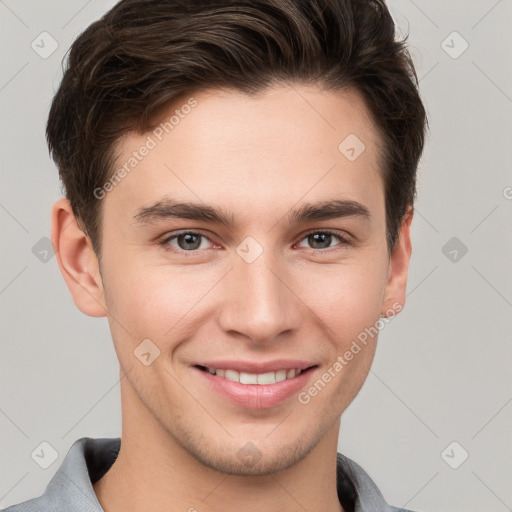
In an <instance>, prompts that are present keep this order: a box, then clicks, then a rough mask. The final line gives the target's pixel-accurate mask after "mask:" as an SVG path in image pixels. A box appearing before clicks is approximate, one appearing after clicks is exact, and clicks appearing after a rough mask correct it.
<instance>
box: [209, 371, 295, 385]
mask: <svg viewBox="0 0 512 512" xmlns="http://www.w3.org/2000/svg"><path fill="white" fill-rule="evenodd" d="M207 371H208V373H211V374H213V375H217V377H224V378H225V379H227V380H231V381H233V382H240V383H241V384H249V385H250V384H262V385H266V384H275V383H276V382H283V381H284V380H286V379H293V378H294V377H296V376H297V375H300V374H301V373H302V370H299V369H291V370H278V371H277V372H266V373H258V374H256V373H247V372H238V371H237V370H216V369H215V368H210V367H208V368H207Z"/></svg>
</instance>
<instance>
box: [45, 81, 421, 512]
mask: <svg viewBox="0 0 512 512" xmlns="http://www.w3.org/2000/svg"><path fill="white" fill-rule="evenodd" d="M194 98H195V99H196V100H197V106H195V108H194V109H193V110H192V111H191V112H190V113H189V114H188V115H187V116H185V117H184V118H183V119H180V122H179V125H177V126H176V127H175V128H174V129H173V130H172V132H170V133H169V134H167V135H166V136H165V137H164V138H163V139H162V141H161V142H158V144H157V146H156V147H155V148H153V149H152V150H151V151H150V152H149V154H148V155H147V156H146V157H144V158H143V159H142V160H141V161H140V162H139V163H138V164H137V167H136V168H135V169H134V170H132V171H131V172H130V174H129V175H127V176H126V177H125V178H124V179H123V180H122V181H121V182H120V183H118V184H117V185H116V186H115V187H113V188H112V190H111V191H109V192H108V193H107V194H106V197H105V198H104V199H102V201H103V204H102V207H103V218H102V227H103V232H102V241H101V244H102V262H101V273H100V267H99V263H98V260H97V258H96V256H95V254H94V252H93V251H92V248H91V244H90V242H89V240H88V239H87V237H86V236H85V235H84V234H83V233H82V231H81V230H80V229H79V228H78V226H77V224H76V221H75V220H74V218H73V215H72V213H71V209H70V206H69V202H68V201H67V200H66V199H61V200H59V201H57V202H56V203H55V205H54V208H53V212H52V241H53V244H54V246H55V249H56V252H57V258H58V262H59V265H60V268H61V271H62V274H63V276H64V278H65V280H66V282H67V284H68V287H69V289H70V291H71V294H72V296H73V300H74V302H75V304H76V306H77V307H78V308H79V309H80V310H81V311H82V312H84V313H85V314H87V315H91V316H98V317H101V316H107V317H108V321H109V325H110V329H111V332H112V338H113V341H114V345H115V350H116V352H117V355H118V358H119V362H120V377H121V384H120V385H121V399H122V414H123V420H122V429H123V431H122V446H121V451H120V454H119V457H118V459H117V461H116V462H115V463H114V465H113V466H112V468H111V469H110V471H109V472H107V474H106V475H105V476H104V477H103V478H102V479H101V480H100V481H99V482H97V483H96V484H95V485H94V490H95V492H96V494H97V496H98V499H99V501H100V503H101V505H102V506H103V508H104V509H105V510H106V511H107V512H118V511H119V512H120V511H122V510H128V509H129V510H131V511H145V512H148V511H149V512H151V511H157V510H163V509H164V507H165V510H172V511H175V510H176V511H178V510H179V511H182V510H190V511H193V510H194V509H196V510H198V511H199V512H202V511H214V510H215V511H219V510H223V511H235V510H237V511H238V510H240V509H243V510H245V511H246V512H252V511H261V510H275V511H278V510H279V511H298V510H304V508H305V509H307V510H326V511H339V510H342V508H341V506H340V504H339V502H338V499H337V495H336V477H335V465H336V451H337V442H338V433H339V427H340V416H341V414H342V413H343V411H344V410H345V409H346V408H347V406H348V405H349V404H350V403H351V401H352V400H353V399H354V397H355V396H356V395H357V393H358V392H359V390H360V388H361V386H362V385H363V383H364V381H365V379H366V377H367V375H368V372H369V369H370V366H371V363H372V360H373V357H374V354H375V348H376V342H377V336H375V337H373V338H369V341H368V343H367V345H366V346H364V347H363V349H362V350H361V351H360V352H359V353H358V354H357V355H355V356H354V358H353V359H352V360H351V361H350V362H349V363H348V364H346V366H344V367H343V370H342V371H340V372H338V373H336V376H335V377H334V378H332V380H331V381H330V382H329V384H328V385H326V386H325V388H323V389H322V390H321V391H320V392H319V393H318V394H317V395H316V396H315V397H314V398H312V399H311V400H310V402H309V403H307V404H302V403H300V402H299V401H298V400H297V395H294V396H292V397H291V398H289V399H286V400H285V401H284V402H282V403H280V404H279V405H278V406H275V407H271V408H267V409H261V410H254V409H248V408H246V407H240V406H237V405H235V404H234V403H233V402H230V401H229V400H227V399H226V398H224V397H223V396H221V395H219V394H218V393H217V392H216V391H213V390H212V389H211V388H210V387H209V386H207V385H206V384H205V382H203V379H202V378H200V377H201V376H200V375H198V373H197V370H195V369H193V368H191V365H193V364H195V363H197V362H199V361H201V360H209V361H215V360H216V361H218V360H220V359H229V360H238V359H243V360H249V361H258V362H262V361H270V360H275V359H300V360H308V361H313V362H315V364H317V365H318V367H317V368H316V369H315V370H313V371H312V372H310V375H309V377H308V381H307V384H306V385H305V386H304V388H303V389H306V390H307V389H308V388H309V387H310V386H311V385H312V384H313V383H314V382H315V381H316V380H317V379H318V378H319V377H320V376H321V375H322V374H323V373H324V372H326V371H327V370H328V368H330V367H332V365H333V363H334V362H335V361H336V359H337V357H338V356H340V355H342V354H344V353H345V352H346V350H347V349H348V348H349V347H350V344H351V342H352V341H353V340H354V339H355V338H356V337H357V336H358V334H359V333H361V332H362V331H364V329H365V328H368V327H370V326H373V325H375V323H376V322H377V321H378V320H379V316H380V315H381V314H385V313H386V312H387V311H389V309H390V308H391V307H392V306H393V305H394V304H395V305H396V304H400V305H403V304H404V303H405V288H406V282H407V271H408V265H409V260H410V255H411V243H410V224H411V220H412V208H410V209H409V211H408V214H407V215H406V216H405V217H404V221H403V224H402V228H401V231H400V237H399V241H398V243H397V245H396V246H395V248H394V250H393V252H392V254H391V257H390V258H388V253H387V247H386V241H385V240H386V239H385V203H384V189H383V182H382V178H381V176H380V174H379V160H378V156H379V147H378V143H379V139H378V135H377V134H376V132H375V126H374V123H373V122H372V120H371V118H370V117H369V114H368V111H367V109H366V107H365V105H364V102H363V100H362V99H361V97H360V96H359V95H358V94H357V93H356V92H354V91H345V92H325V91H322V90H321V89H319V88H317V87H313V86H305V85H295V86H290V85H288V86H285V85H279V86H277V85H276V86H275V87H272V88H268V89H265V91H264V92H263V93H261V94H259V95H258V96H257V97H251V96H247V95H244V94H241V93H238V92H232V91H227V90H209V91H206V92H205V91H203V92H201V93H198V94H195V95H194ZM187 99H188V97H185V98H184V99H183V100H182V101H181V104H185V103H186V101H187ZM179 105H180V103H177V104H176V105H173V107H172V108H170V109H169V112H170V113H172V112H173V110H174V109H176V108H177V107H178V108H179ZM349 134H356V135H357V137H358V138H359V139H360V140H361V141H363V142H364V144H365V148H366V149H365V150H364V151H363V153H362V154H361V155H360V156H359V157H358V158H357V159H356V160H354V161H350V160H349V159H347V158H346V157H345V156H344V155H343V154H342V153H341V152H340V151H339V149H338V146H339V144H340V143H341V142H342V141H343V140H344V139H345V138H346V137H347V136H348V135H349ZM147 135H148V134H144V135H137V134H134V133H129V134H127V135H126V136H125V137H124V138H123V139H122V140H121V141H120V143H119V145H118V148H117V150H118V151H117V154H118V159H117V163H118V165H119V166H122V165H123V163H124V162H126V161H127V160H128V158H130V156H132V152H133V151H134V150H137V149H138V148H140V146H141V145H143V144H144V143H145V141H146V140H147V139H146V137H147ZM164 196H166V197H167V198H172V199H175V200H179V201H193V202H199V203H205V204H208V205H211V206H215V207H218V208H222V209H223V210H224V211H226V212H229V213H230V214H232V215H233V217H234V219H235V225H234V227H233V228H228V227H226V226H221V225H216V224H214V223H211V222H204V221H196V220H187V219H165V220H159V221H156V222H152V223H150V224H144V225H142V224H138V223H136V222H135V221H134V220H133V217H134V215H135V214H136V213H137V211H138V209H139V208H141V207H145V206H150V205H152V204H153V203H155V202H156V201H158V200H160V199H161V198H162V197H164ZM331 199H349V200H354V201H358V202H360V203H362V204H363V205H365V206H366V207H367V208H368V209H369V211H370V213H371V217H370V219H368V220H365V219H363V218H360V217H355V216H354V217H344V218H339V219H329V220H316V221H310V222H307V223H304V224H300V225H292V224H289V223H288V221H287V217H286V215H287V214H288V213H289V212H290V211H291V210H292V209H294V208H297V207H298V206H300V205H301V204H303V203H304V202H312V203H315V202H318V201H325V200H331ZM183 229H190V230H194V231H196V232H199V233H200V234H204V235H205V236H206V237H207V238H200V240H201V245H200V247H199V248H198V249H194V250H193V251H192V252H191V251H189V252H187V253H186V249H183V247H187V246H186V245H185V244H184V243H183V240H181V246H180V245H179V240H178V239H174V240H173V241H169V242H168V243H167V247H168V248H169V249H170V250H167V251H166V250H165V249H164V246H163V245H161V244H159V241H162V240H163V239H165V238H166V237H169V236H170V235H171V234H173V233H175V232H176V231H178V230H183ZM325 229H330V230H333V231H336V232H338V233H340V234H341V235H344V236H346V238H347V239H348V240H350V241H352V243H351V244H344V243H343V242H342V241H341V240H340V239H338V238H336V236H333V237H332V239H331V241H330V242H329V241H326V242H323V245H322V244H318V243H317V244H316V245H315V244H314V241H311V239H310V238H308V236H307V235H308V234H309V232H310V231H311V230H316V232H318V231H320V232H321V231H322V230H325ZM249 236H250V237H253V238H254V239H255V240H256V241H257V242H258V244H259V245H260V246H261V248H262V249H263V252H262V254H261V255H260V256H259V257H258V258H257V259H256V260H255V261H253V262H252V263H247V262H246V261H245V260H244V259H243V258H242V257H240V256H239V254H238V253H237V251H236V249H237V247H238V246H239V245H240V244H241V243H242V241H243V240H244V239H245V238H246V237H249ZM172 249H174V251H175V252H173V251H172ZM194 251H195V252H194ZM185 253H186V254H185ZM144 339H150V340H151V341H152V342H153V343H154V344H155V345H156V346H158V348H159V350H160V355H159V357H157V358H156V359H155V360H154V362H153V363H152V364H151V365H149V366H145V365H144V364H142V363H141V362H140V360H139V359H138V358H137V357H135V355H134V350H135V349H136V348H137V346H138V345H139V344H140V343H141V341H142V340H144ZM249 442H250V443H252V444H251V445H248V444H247V443H249ZM248 446H249V447H250V450H253V451H254V453H257V454H258V455H259V459H258V460H256V461H255V462H254V463H253V464H251V465H250V466H249V467H248V466H247V464H244V462H243V461H242V460H241V458H240V456H239V450H241V449H243V448H244V447H246V448H245V449H248V448H247V447H248ZM256 458H257V457H256Z"/></svg>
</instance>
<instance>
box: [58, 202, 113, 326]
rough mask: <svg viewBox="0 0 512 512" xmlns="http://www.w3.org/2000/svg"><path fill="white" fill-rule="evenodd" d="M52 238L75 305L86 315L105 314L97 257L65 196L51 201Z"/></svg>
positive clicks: (100, 315) (96, 315)
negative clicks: (52, 203)
mask: <svg viewBox="0 0 512 512" xmlns="http://www.w3.org/2000/svg"><path fill="white" fill-rule="evenodd" d="M51 238H52V244H53V247H54V250H55V255H56V258H57V262H58V264H59V267H60V271H61V273H62V276H63V277H64V280H65V281H66V284H67V286H68V288H69V291H70V292H71V295H72V297H73V301H74V303H75V305H76V306H77V308H78V309H79V310H80V311H82V313H85V314H86V315H89V316H94V317H102V316H106V315H107V310H106V306H105V301H104V293H103V283H102V280H101V275H100V272H99V263H98V259H97V257H96V254H95V253H94V251H93V249H92V245H91V243H90V240H89V238H88V237H87V236H86V235H85V233H84V232H83V231H82V230H81V229H80V227H79V226H78V224H77V221H76V218H75V216H74V214H73V211H72V209H71V204H70V202H69V201H68V200H67V199H65V198H62V199H59V200H58V201H56V202H55V204H54V205H53V208H52V234H51Z"/></svg>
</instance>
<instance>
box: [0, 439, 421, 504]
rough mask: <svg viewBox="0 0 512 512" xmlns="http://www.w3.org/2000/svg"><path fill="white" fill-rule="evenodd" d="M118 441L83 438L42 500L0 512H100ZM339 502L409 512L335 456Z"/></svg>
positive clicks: (358, 469)
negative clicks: (99, 487) (100, 492)
mask: <svg viewBox="0 0 512 512" xmlns="http://www.w3.org/2000/svg"><path fill="white" fill-rule="evenodd" d="M120 447H121V438H119V437H118V438H100V439H95V438H90V437H82V438H81V439H78V440H77V441H75V442H74V443H73V445H72V446H71V448H70V449H69V451H68V453H67V455H66V457H65V458H64V460H63V462H62V464H61V466H60V467H59V469H58V470H57V472H56V473H55V475H54V476H53V478H52V479H51V480H50V482H49V484H48V485H47V487H46V489H45V491H44V493H43V494H42V496H40V497H38V498H33V499H30V500H28V501H24V502H23V503H19V504H17V505H12V506H11V507H8V508H6V509H3V510H2V511H0V512H103V509H102V508H101V505H100V503H99V501H98V499H97V497H96V494H95V493H94V489H93V484H94V483H95V482H97V481H98V480H99V479H100V478H101V477H102V476H103V475H104V474H105V473H106V472H107V471H108V470H109V469H110V467H111V466H112V464H113V463H114V461H115V460H116V458H117V456H118V454H119V449H120ZM336 471H337V473H336V474H337V488H338V498H339V500H340V503H341V504H342V506H343V508H344V509H345V511H346V512H412V511H410V510H406V509H404V508H400V509H399V508H396V507H392V506H390V505H388V504H387V503H386V501H385V500H384V497H383V496H382V493H381V492H380V491H379V489H378V487H377V486H376V484H375V482H373V480H372V479H371V478H370V476H369V475H368V474H367V473H366V471H365V470H364V469H363V468H362V467H361V466H359V464H357V463H356V462H354V461H353V460H351V459H349V458H348V457H346V456H345V455H342V454H341V453H338V461H337V470H336Z"/></svg>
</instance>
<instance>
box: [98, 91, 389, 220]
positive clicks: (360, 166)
mask: <svg viewBox="0 0 512 512" xmlns="http://www.w3.org/2000/svg"><path fill="white" fill-rule="evenodd" d="M379 144H380V139H379V137H378V134H377V131H376V127H375V125H374V123H373V121H372V119H371V116H370V114H369V112H368V110H367V108H366V106H365V104H364V101H363V99H362V98H361V96H360V95H359V94H358V93H356V92H355V91H352V90H347V91H343V92H342V91H339V92H332V91H322V90H320V89H319V88H317V87H307V86H299V85H297V86H275V87H273V88H268V89H265V90H263V91H261V92H260V93H258V94H257V95H253V96H249V95H247V94H244V93H241V92H237V91H230V90H225V89H221V90H208V91H203V92H200V93H197V94H190V95H186V94H184V95H182V96H181V97H180V98H179V99H178V100H177V101H175V102H174V104H173V105H172V106H171V107H169V108H168V109H167V110H166V112H165V113H164V114H163V115H162V117H161V119H160V120H159V122H157V123H156V124H155V128H154V129H152V131H149V132H147V133H145V134H142V135H140V134H135V133H129V134H127V135H126V136H125V137H123V139H121V141H120V142H119V144H118V146H117V148H116V149H117V151H116V155H117V158H116V169H119V168H121V167H122V166H124V167H125V168H126V169H130V170H129V173H126V174H127V175H126V177H125V178H123V179H122V180H120V181H119V183H118V184H117V185H116V186H115V187H114V189H113V190H112V192H109V194H108V201H106V203H107V204H108V205H109V207H111V208H120V207H122V208H123V209H124V210H125V211H126V212H130V213H132V214H133V215H134V214H135V213H136V211H137V210H138V209H140V207H141V206H147V205H149V204H150V203H151V202H154V201H155V199H156V198H157V196H164V195H167V196H170V197H173V198H175V199H176V200H179V201H191V200H193V201H194V202H198V201H203V202H205V203H207V204H212V205H220V204H226V203H229V204H231V205H232V206H233V209H238V210H243V211H247V212H250V211H251V207H254V208H257V210H258V211H261V209H263V210H265V209H268V208H269V207H271V206H273V205H275V204H278V203H286V204H288V203H290V204H289V206H291V205H292V204H293V203H294V202H297V201H299V200H300V199H301V198H304V199H306V196H307V199H309V200H319V199H320V200H323V199H331V198H332V196H335V195H337V196H339V195H343V197H345V198H347V199H354V200H359V201H360V202H364V201H365V200H366V201H370V202H372V201H373V202H374V203H375V201H376V200H377V201H379V198H378V197H371V196H375V194H380V195H382V194H383V187H382V181H381V177H380V172H379V163H380V158H379V156H380V150H379ZM144 146H147V147H149V148H150V149H149V150H145V151H143V152H144V156H142V157H141V155H140V154H138V155H137V156H134V154H135V153H141V151H139V149H142V148H143V147H144ZM130 160H132V163H133V164H135V165H134V166H133V168H130V165H128V166H126V163H127V162H129V161H130ZM135 160H136V161H135ZM327 196H330V197H327ZM105 207H106V208H107V206H105Z"/></svg>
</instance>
